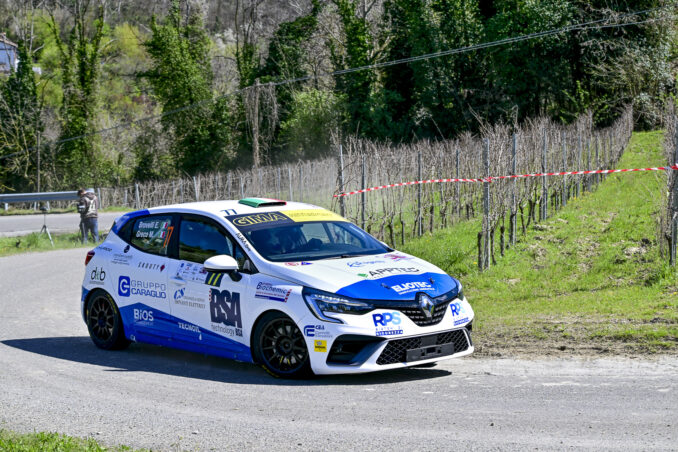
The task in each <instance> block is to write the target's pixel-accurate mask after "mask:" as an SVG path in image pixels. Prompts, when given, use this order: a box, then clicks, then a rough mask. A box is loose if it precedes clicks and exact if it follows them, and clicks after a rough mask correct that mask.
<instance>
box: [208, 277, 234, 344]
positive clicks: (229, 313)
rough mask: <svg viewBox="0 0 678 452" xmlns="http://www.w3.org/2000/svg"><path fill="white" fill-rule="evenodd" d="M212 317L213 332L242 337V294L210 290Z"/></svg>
mask: <svg viewBox="0 0 678 452" xmlns="http://www.w3.org/2000/svg"><path fill="white" fill-rule="evenodd" d="M210 317H211V320H212V330H214V331H218V332H220V333H225V334H228V335H229V336H240V337H242V313H241V311H240V294H239V293H238V292H229V291H228V290H216V289H210ZM224 325H225V326H224Z"/></svg>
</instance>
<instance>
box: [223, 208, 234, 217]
mask: <svg viewBox="0 0 678 452" xmlns="http://www.w3.org/2000/svg"><path fill="white" fill-rule="evenodd" d="M222 212H224V213H225V214H226V216H230V215H236V214H237V213H238V212H236V211H235V209H224V210H222Z"/></svg>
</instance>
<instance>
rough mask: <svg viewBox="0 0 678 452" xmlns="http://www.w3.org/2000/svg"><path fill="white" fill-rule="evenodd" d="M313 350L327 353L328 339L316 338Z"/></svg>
mask: <svg viewBox="0 0 678 452" xmlns="http://www.w3.org/2000/svg"><path fill="white" fill-rule="evenodd" d="M313 351H315V352H320V353H327V341H324V340H322V339H316V340H314V341H313Z"/></svg>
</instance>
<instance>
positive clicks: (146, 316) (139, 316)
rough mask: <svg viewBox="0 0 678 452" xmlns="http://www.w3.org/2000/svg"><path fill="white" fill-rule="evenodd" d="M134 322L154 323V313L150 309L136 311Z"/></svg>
mask: <svg viewBox="0 0 678 452" xmlns="http://www.w3.org/2000/svg"><path fill="white" fill-rule="evenodd" d="M133 312H134V321H135V322H139V323H146V324H149V323H153V311H151V310H150V309H134V311H133Z"/></svg>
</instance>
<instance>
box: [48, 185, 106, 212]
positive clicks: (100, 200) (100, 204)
mask: <svg viewBox="0 0 678 452" xmlns="http://www.w3.org/2000/svg"><path fill="white" fill-rule="evenodd" d="M97 198H98V199H99V208H100V209H103V208H104V203H103V201H102V198H101V188H97ZM47 202H49V201H47ZM47 205H48V206H49V204H47Z"/></svg>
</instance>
